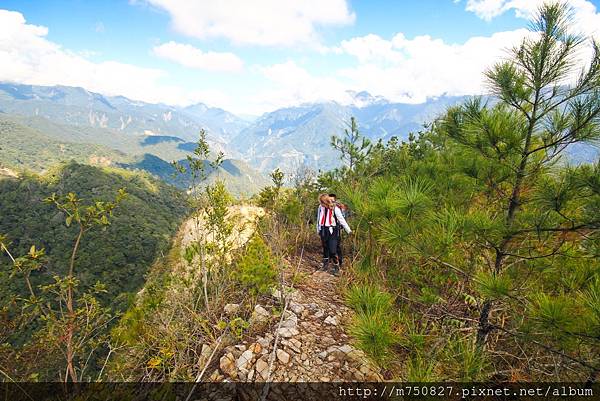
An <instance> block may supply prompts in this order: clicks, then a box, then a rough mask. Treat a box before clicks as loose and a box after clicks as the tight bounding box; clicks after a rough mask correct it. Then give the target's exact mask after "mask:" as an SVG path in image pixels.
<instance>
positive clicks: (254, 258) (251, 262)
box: [235, 235, 277, 295]
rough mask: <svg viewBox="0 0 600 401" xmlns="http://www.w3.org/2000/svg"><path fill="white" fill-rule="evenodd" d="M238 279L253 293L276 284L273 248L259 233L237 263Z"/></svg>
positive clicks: (265, 289) (260, 291)
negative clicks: (271, 248) (270, 247)
mask: <svg viewBox="0 0 600 401" xmlns="http://www.w3.org/2000/svg"><path fill="white" fill-rule="evenodd" d="M235 276H236V279H237V280H238V281H239V282H240V284H241V285H242V286H244V287H246V288H247V289H248V291H249V292H250V293H251V294H252V295H258V294H263V293H266V292H268V291H269V289H270V288H271V287H272V286H273V285H275V283H276V278H277V270H276V267H275V261H274V258H273V256H272V254H271V250H270V249H269V248H268V247H267V245H266V244H265V242H264V241H263V240H262V238H260V236H258V235H254V236H253V237H252V238H251V239H250V241H249V243H248V246H247V247H246V251H245V253H244V255H243V256H242V257H241V258H240V260H239V261H238V263H237V266H236V270H235Z"/></svg>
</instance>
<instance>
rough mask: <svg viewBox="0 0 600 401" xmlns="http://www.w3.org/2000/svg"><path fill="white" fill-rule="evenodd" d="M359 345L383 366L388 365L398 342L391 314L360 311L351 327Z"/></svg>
mask: <svg viewBox="0 0 600 401" xmlns="http://www.w3.org/2000/svg"><path fill="white" fill-rule="evenodd" d="M351 334H352V336H353V337H354V338H355V339H356V341H357V345H358V347H359V348H360V349H362V350H363V351H364V352H365V353H366V354H367V355H369V356H370V357H371V358H373V360H374V361H375V362H377V363H378V364H379V365H381V366H385V365H387V363H388V362H389V357H390V356H391V355H392V352H391V351H392V347H393V346H394V345H395V344H396V343H397V342H398V339H397V336H396V333H395V332H394V330H393V326H392V319H390V318H389V316H385V315H382V314H380V313H377V314H366V313H358V314H357V315H356V317H355V320H354V322H353V325H352V327H351Z"/></svg>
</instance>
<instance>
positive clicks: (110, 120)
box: [0, 83, 597, 192]
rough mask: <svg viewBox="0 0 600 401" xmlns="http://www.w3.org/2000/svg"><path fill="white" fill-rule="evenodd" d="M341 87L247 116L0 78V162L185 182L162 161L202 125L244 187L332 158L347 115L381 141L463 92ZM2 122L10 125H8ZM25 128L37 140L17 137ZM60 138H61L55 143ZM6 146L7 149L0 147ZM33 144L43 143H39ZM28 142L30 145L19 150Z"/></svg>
mask: <svg viewBox="0 0 600 401" xmlns="http://www.w3.org/2000/svg"><path fill="white" fill-rule="evenodd" d="M349 93H350V94H351V96H352V99H353V102H352V103H351V104H347V105H342V104H339V103H336V102H322V103H311V104H302V105H299V106H296V107H288V108H282V109H278V110H275V111H272V112H269V113H265V114H263V115H262V116H260V117H258V118H256V119H255V120H254V121H249V120H248V119H245V118H241V117H238V116H236V115H234V114H232V113H230V112H228V111H225V110H223V109H219V108H212V107H209V106H207V105H205V104H202V103H199V104H195V105H191V106H187V107H175V106H169V105H165V104H150V103H145V102H140V101H135V100H130V99H127V98H125V97H122V96H112V97H111V96H103V95H101V94H98V93H93V92H89V91H87V90H85V89H83V88H77V87H67V86H52V87H46V86H33V85H20V84H12V83H0V119H1V120H2V121H3V125H2V129H3V130H4V131H3V132H2V140H3V141H2V142H3V143H2V149H0V152H4V154H3V153H0V162H4V163H6V164H12V165H13V166H14V167H32V166H34V167H36V168H41V166H42V164H43V162H40V161H39V160H37V161H36V162H35V163H33V161H34V160H35V159H36V157H35V156H40V154H46V156H45V157H48V156H47V154H48V152H51V153H52V152H53V154H54V155H57V158H58V159H59V160H63V159H65V158H68V157H75V156H76V157H75V158H80V159H82V158H87V159H88V160H92V161H94V162H101V163H103V164H116V165H120V166H124V167H127V168H139V169H143V170H147V171H149V172H151V173H152V174H155V175H157V176H159V177H162V178H163V179H165V180H167V181H169V180H170V181H171V182H173V183H175V184H179V185H180V186H183V185H187V183H181V182H179V183H178V182H175V181H173V180H172V178H169V177H171V173H172V169H171V167H170V165H169V162H170V161H172V160H182V159H184V158H185V156H186V155H188V154H189V153H190V152H191V151H192V150H193V148H194V141H195V140H197V136H198V132H199V131H200V129H202V128H203V129H205V130H206V131H207V134H208V140H209V143H210V145H211V147H212V149H213V150H215V151H222V152H224V153H225V155H226V158H227V159H228V162H227V163H226V164H225V165H224V166H223V171H222V172H221V173H222V175H221V176H222V177H223V178H225V179H226V180H227V181H230V182H234V181H236V183H235V185H234V186H236V187H237V189H240V188H241V187H243V186H244V185H245V184H243V182H244V181H248V182H250V183H251V184H249V185H250V187H252V188H251V189H252V190H253V191H254V190H256V189H257V188H259V187H260V186H262V185H264V184H265V183H266V179H265V175H266V174H267V173H268V172H270V171H271V170H273V169H274V168H277V167H279V168H281V169H282V170H284V171H286V172H293V171H295V170H296V169H297V168H298V167H300V166H302V165H307V166H309V167H311V168H313V169H315V170H318V169H322V170H326V169H330V168H333V167H335V166H337V165H338V164H339V161H338V155H337V154H335V153H334V151H333V150H332V148H331V147H330V145H329V143H330V138H331V136H332V135H342V134H343V130H344V128H345V127H346V125H347V124H348V122H349V119H350V117H351V116H354V117H356V118H357V120H358V122H359V126H360V129H361V133H362V134H363V135H366V136H367V137H369V138H370V139H372V140H378V139H382V140H384V141H385V140H389V139H390V138H391V137H392V136H397V137H399V138H400V139H405V138H406V137H407V136H408V134H409V133H410V132H415V131H417V130H419V129H420V128H421V127H422V125H423V124H424V123H426V122H429V121H431V120H432V119H434V118H435V117H436V116H437V115H439V114H440V113H441V112H443V111H444V110H445V109H446V108H447V107H448V106H450V105H453V104H457V103H460V102H461V101H463V100H464V99H465V97H462V96H441V97H439V98H433V99H429V100H428V101H427V102H425V103H422V104H402V103H392V102H389V101H387V100H386V99H385V98H382V97H379V96H372V95H371V94H369V93H367V92H358V93H355V92H349ZM9 131H11V132H12V135H8V132H9ZM15 132H19V134H18V135H16V134H15ZM27 138H30V139H29V140H30V141H31V142H32V143H33V142H34V141H35V143H37V144H38V146H37V147H36V146H34V145H33V144H32V145H31V146H30V147H25V144H26V143H27V141H28V139H27ZM17 143H18V146H17V145H16V144H17ZM40 143H43V145H42V146H41V147H40V145H39V144H40ZM66 144H70V145H69V146H67V147H66V148H65V145H66ZM82 144H87V145H89V146H87V147H86V146H82ZM11 146H13V150H12V154H13V157H12V159H10V158H9V157H8V156H7V155H6V154H7V149H10V147H11ZM15 146H16V148H15ZM40 148H43V150H44V152H41V153H40V150H39V149H40ZM67 148H69V149H72V150H73V152H75V153H76V155H75V153H73V152H71V153H69V151H68V149H67ZM36 149H38V150H36ZM52 149H58V151H53V150H52ZM66 149H67V150H66ZM75 150H76V151H75ZM28 152H31V153H33V154H30V155H27V154H26V153H28ZM16 153H21V154H20V159H19V157H17V158H15V157H14V155H15V154H16ZM596 155H597V151H596V150H595V149H589V148H585V149H583V148H581V149H576V150H575V151H574V152H571V156H572V157H573V158H575V159H577V160H582V161H589V160H592V159H593V158H595V157H596ZM9 159H10V160H9ZM25 159H28V160H30V162H29V164H28V163H25V162H23V160H25ZM19 160H20V161H19ZM9 162H10V163H9ZM19 163H20V164H21V165H19ZM9 167H10V166H9ZM236 192H237V190H236Z"/></svg>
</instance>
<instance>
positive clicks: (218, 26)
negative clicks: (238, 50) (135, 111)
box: [146, 0, 355, 46]
mask: <svg viewBox="0 0 600 401" xmlns="http://www.w3.org/2000/svg"><path fill="white" fill-rule="evenodd" d="M146 2H147V3H149V4H151V5H153V6H155V7H158V8H160V9H162V10H165V11H166V12H167V13H169V15H170V16H171V20H172V24H173V27H174V29H175V30H176V31H178V32H179V33H182V34H184V35H188V36H192V37H195V38H200V39H206V38H226V39H228V40H230V41H232V42H234V43H236V44H252V45H264V46H291V45H296V44H312V43H316V42H318V35H317V27H319V26H340V25H347V24H351V23H353V22H354V19H355V14H354V13H353V12H351V10H350V7H349V5H348V3H347V0H327V1H322V0H303V1H282V0H253V1H248V0H227V1H210V0H146Z"/></svg>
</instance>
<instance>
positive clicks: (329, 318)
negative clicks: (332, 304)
mask: <svg viewBox="0 0 600 401" xmlns="http://www.w3.org/2000/svg"><path fill="white" fill-rule="evenodd" d="M325 323H326V324H330V325H332V326H337V325H338V321H337V317H335V316H327V317H326V318H325Z"/></svg>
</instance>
